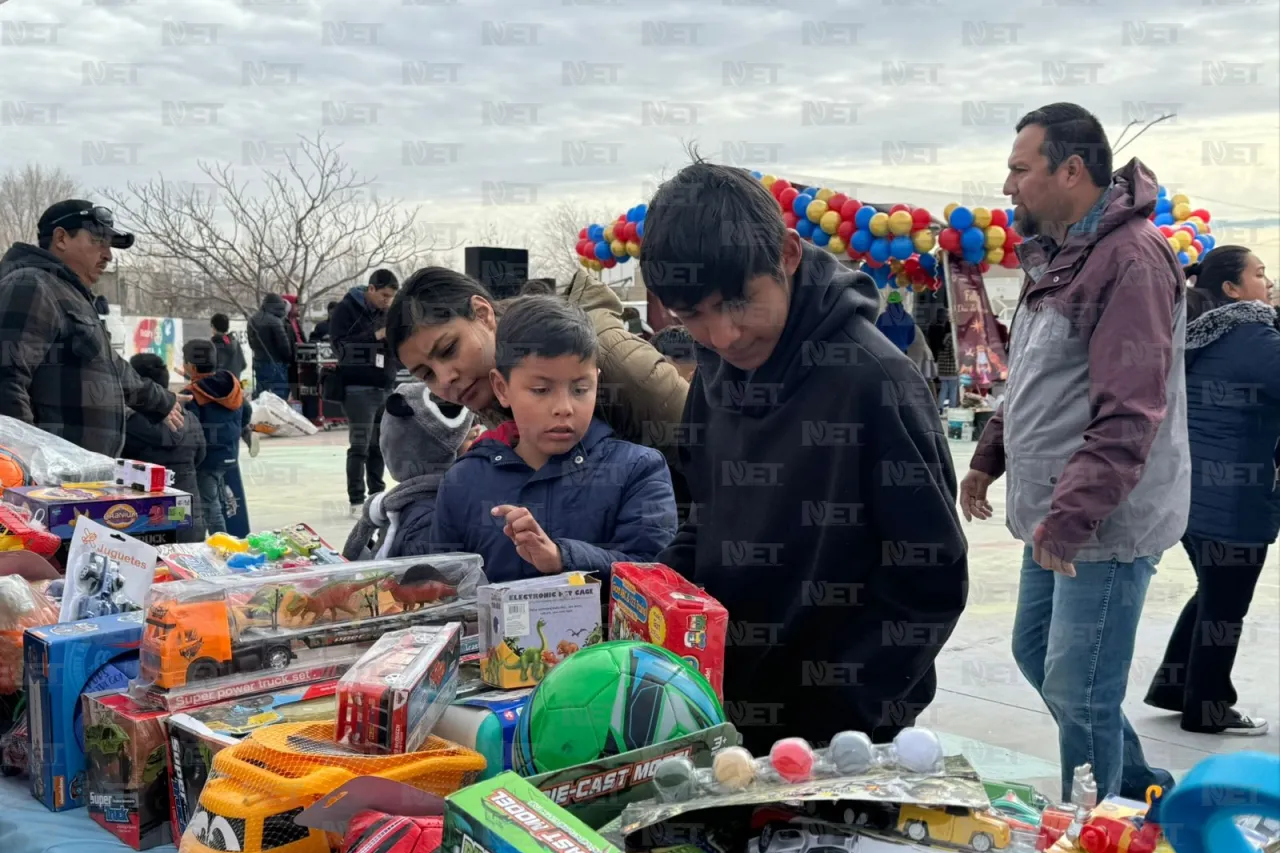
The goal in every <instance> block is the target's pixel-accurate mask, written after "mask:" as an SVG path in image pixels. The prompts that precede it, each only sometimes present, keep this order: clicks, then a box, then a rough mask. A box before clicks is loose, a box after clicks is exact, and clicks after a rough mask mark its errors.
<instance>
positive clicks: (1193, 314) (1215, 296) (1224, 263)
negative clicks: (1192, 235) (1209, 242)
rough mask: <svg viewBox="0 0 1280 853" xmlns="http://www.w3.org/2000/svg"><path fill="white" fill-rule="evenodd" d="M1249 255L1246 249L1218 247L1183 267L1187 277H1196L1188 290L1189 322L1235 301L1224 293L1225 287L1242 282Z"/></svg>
mask: <svg viewBox="0 0 1280 853" xmlns="http://www.w3.org/2000/svg"><path fill="white" fill-rule="evenodd" d="M1249 255H1250V252H1249V250H1248V249H1246V248H1245V247H1244V246H1214V247H1213V248H1212V249H1210V250H1209V251H1208V252H1206V253H1205V256H1204V260H1202V261H1200V262H1199V263H1195V264H1191V265H1189V266H1187V267H1184V268H1183V270H1182V274H1183V275H1184V276H1185V277H1186V278H1191V277H1192V276H1194V277H1195V280H1196V283H1195V284H1193V285H1191V287H1190V288H1189V289H1188V290H1187V319H1188V320H1194V319H1196V318H1197V317H1199V316H1200V315H1201V314H1203V313H1205V312H1206V311H1212V310H1213V309H1214V308H1221V307H1222V306H1223V305H1229V304H1231V303H1232V302H1233V301H1235V300H1233V299H1232V298H1231V297H1230V296H1227V294H1225V293H1223V292H1222V285H1224V284H1226V283H1227V282H1232V283H1234V284H1239V283H1240V279H1242V278H1244V268H1245V265H1246V264H1248V262H1249Z"/></svg>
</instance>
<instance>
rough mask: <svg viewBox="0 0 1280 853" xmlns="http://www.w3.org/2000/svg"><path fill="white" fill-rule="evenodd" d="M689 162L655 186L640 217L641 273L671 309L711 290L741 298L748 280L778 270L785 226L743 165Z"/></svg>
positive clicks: (778, 272) (768, 196)
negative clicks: (642, 239)
mask: <svg viewBox="0 0 1280 853" xmlns="http://www.w3.org/2000/svg"><path fill="white" fill-rule="evenodd" d="M690 153H691V154H692V156H693V163H691V164H690V165H688V166H685V167H684V168H683V169H681V170H680V171H679V173H677V174H676V176H675V177H674V178H671V179H670V180H669V181H666V182H665V183H663V184H662V186H660V187H658V191H657V192H656V193H654V196H653V199H652V200H651V201H650V202H649V211H648V213H647V214H646V215H645V220H644V250H643V251H642V252H641V253H640V274H641V275H642V276H643V277H644V284H645V287H646V288H648V289H649V290H650V291H652V292H653V293H654V294H656V295H657V297H658V299H659V300H660V301H661V302H662V304H663V305H665V306H666V307H668V308H674V309H677V310H688V309H690V308H693V307H694V306H696V305H697V304H698V303H699V302H702V300H704V299H706V298H707V297H708V296H711V295H713V294H720V296H722V297H723V298H724V299H726V300H735V299H740V298H742V294H743V290H744V288H745V287H746V283H747V281H748V280H750V279H752V278H755V277H757V276H761V275H773V276H778V277H780V276H781V275H782V244H783V241H784V239H785V237H786V232H787V227H786V224H785V223H784V222H783V221H782V211H781V210H780V209H779V207H778V201H777V199H775V198H774V197H773V194H772V193H770V192H769V190H768V189H766V188H765V186H764V184H762V183H760V182H759V181H758V180H756V179H755V178H753V177H751V173H750V172H748V171H747V170H746V169H738V168H734V167H732V166H718V165H716V164H714V163H707V162H705V161H704V160H702V159H701V158H700V157H699V156H698V154H697V152H696V151H694V150H691V152H690Z"/></svg>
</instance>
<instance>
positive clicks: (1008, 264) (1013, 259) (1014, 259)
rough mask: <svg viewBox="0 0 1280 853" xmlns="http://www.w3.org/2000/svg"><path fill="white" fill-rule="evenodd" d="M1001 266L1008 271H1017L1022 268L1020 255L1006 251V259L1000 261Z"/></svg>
mask: <svg viewBox="0 0 1280 853" xmlns="http://www.w3.org/2000/svg"><path fill="white" fill-rule="evenodd" d="M1000 266H1002V267H1004V268H1005V269H1007V270H1015V269H1017V268H1018V267H1020V266H1021V263H1019V261H1018V253H1017V252H1010V251H1008V250H1006V251H1005V253H1004V258H1002V259H1001V261H1000Z"/></svg>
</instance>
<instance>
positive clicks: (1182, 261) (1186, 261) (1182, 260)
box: [1178, 252, 1191, 267]
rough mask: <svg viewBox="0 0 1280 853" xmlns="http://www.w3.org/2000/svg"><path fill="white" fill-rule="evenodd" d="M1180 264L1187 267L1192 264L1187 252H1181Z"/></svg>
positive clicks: (1179, 254)
mask: <svg viewBox="0 0 1280 853" xmlns="http://www.w3.org/2000/svg"><path fill="white" fill-rule="evenodd" d="M1178 263H1180V264H1182V265H1183V266H1184V267H1185V266H1186V265H1187V264H1189V263H1191V256H1190V255H1188V254H1187V253H1186V252H1179V253H1178Z"/></svg>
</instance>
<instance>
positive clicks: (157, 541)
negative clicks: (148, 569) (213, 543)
mask: <svg viewBox="0 0 1280 853" xmlns="http://www.w3.org/2000/svg"><path fill="white" fill-rule="evenodd" d="M4 499H5V500H6V501H8V502H9V503H11V504H15V505H17V506H20V507H25V508H26V509H27V510H28V511H29V512H30V513H31V514H32V515H33V516H34V517H35V518H39V519H41V520H42V521H43V523H44V525H45V527H47V528H48V529H49V532H51V533H53V534H54V535H55V536H57V537H58V538H59V539H63V540H69V539H70V538H71V536H72V534H73V533H74V532H75V525H76V519H77V518H80V517H81V516H84V517H87V518H91V519H93V520H94V521H97V522H101V523H102V524H105V525H106V526H107V527H110V528H111V529H112V530H119V531H120V532H121V533H128V534H129V535H130V536H133V537H135V538H137V539H141V540H142V541H143V542H146V543H147V544H149V545H163V544H165V543H169V542H176V541H177V535H178V531H179V530H185V529H187V528H189V527H191V525H192V519H191V495H189V494H187V493H186V492H181V491H178V490H177V489H169V488H166V489H164V490H163V491H160V492H138V491H135V490H134V489H133V488H131V487H129V486H117V485H116V484H115V483H75V484H71V485H63V486H16V487H14V488H9V489H5V491H4Z"/></svg>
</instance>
